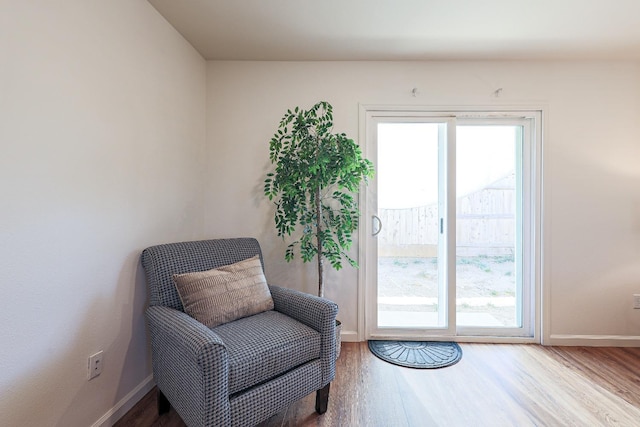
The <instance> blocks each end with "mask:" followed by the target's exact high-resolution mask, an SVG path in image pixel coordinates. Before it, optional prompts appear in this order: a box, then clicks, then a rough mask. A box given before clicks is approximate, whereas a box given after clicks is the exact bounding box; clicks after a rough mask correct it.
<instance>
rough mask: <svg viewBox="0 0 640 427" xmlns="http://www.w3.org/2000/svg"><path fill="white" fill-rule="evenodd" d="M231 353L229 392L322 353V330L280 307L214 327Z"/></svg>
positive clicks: (236, 390)
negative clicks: (288, 314) (295, 317)
mask: <svg viewBox="0 0 640 427" xmlns="http://www.w3.org/2000/svg"><path fill="white" fill-rule="evenodd" d="M212 331H214V332H215V333H216V334H218V335H219V336H220V337H221V338H222V341H223V342H224V345H225V347H226V348H227V352H228V355H229V393H230V394H234V393H237V392H240V391H242V390H245V389H247V388H249V387H252V386H255V385H258V384H260V383H263V382H265V381H267V380H269V379H271V378H274V377H276V376H278V375H281V374H283V373H285V372H287V371H289V370H291V369H293V368H295V367H297V366H300V365H302V364H304V363H306V362H309V361H311V360H314V359H318V358H319V357H320V354H321V353H320V338H321V336H320V333H319V332H318V331H316V330H314V329H312V328H310V327H308V326H306V325H304V324H302V323H300V322H298V321H297V320H295V319H293V318H291V317H289V316H286V315H284V314H282V313H279V312H277V311H273V310H272V311H266V312H263V313H259V314H256V315H253V316H249V317H245V318H242V319H239V320H235V321H233V322H230V323H225V324H223V325H220V326H216V327H215V328H212Z"/></svg>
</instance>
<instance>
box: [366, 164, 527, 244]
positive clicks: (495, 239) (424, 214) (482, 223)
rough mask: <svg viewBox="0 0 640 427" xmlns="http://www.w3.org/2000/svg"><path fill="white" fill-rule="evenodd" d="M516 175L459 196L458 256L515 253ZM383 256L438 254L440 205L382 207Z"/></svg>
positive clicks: (457, 219) (380, 239)
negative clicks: (405, 207)
mask: <svg viewBox="0 0 640 427" xmlns="http://www.w3.org/2000/svg"><path fill="white" fill-rule="evenodd" d="M514 184H515V179H514V176H513V175H510V176H508V177H506V178H504V179H502V180H499V181H497V182H495V183H493V184H492V185H490V186H487V187H484V188H482V189H481V190H479V191H476V192H474V193H471V194H469V195H467V196H464V197H460V198H458V199H457V200H456V242H457V254H458V256H473V255H479V254H483V255H490V256H491V255H506V254H512V253H513V251H514V247H515V239H516V233H515V232H516V198H515V197H516V194H515V185H514ZM378 214H379V215H378V216H379V217H380V220H381V221H382V224H383V225H382V230H381V232H380V234H378V245H379V246H378V247H379V255H380V256H435V255H436V251H437V249H436V248H437V242H438V233H439V231H440V216H439V215H438V206H437V205H428V206H419V207H415V208H408V209H380V210H379V211H378Z"/></svg>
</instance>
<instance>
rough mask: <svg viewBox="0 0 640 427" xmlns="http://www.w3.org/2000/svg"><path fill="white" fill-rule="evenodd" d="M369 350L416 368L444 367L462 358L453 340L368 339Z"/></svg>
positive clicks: (389, 359) (396, 363)
mask: <svg viewBox="0 0 640 427" xmlns="http://www.w3.org/2000/svg"><path fill="white" fill-rule="evenodd" d="M369 350H371V352H372V353H373V354H375V355H376V356H378V357H379V358H380V359H382V360H384V361H386V362H389V363H393V364H394V365H399V366H404V367H407V368H418V369H435V368H444V367H445V366H450V365H453V364H455V363H458V361H459V360H460V359H461V358H462V349H461V348H460V346H459V345H458V344H457V343H455V342H440V341H369Z"/></svg>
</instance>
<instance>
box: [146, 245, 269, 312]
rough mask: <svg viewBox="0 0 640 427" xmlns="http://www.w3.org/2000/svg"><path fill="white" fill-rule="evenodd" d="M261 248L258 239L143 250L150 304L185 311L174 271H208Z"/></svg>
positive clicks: (253, 253) (253, 254)
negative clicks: (175, 281)
mask: <svg viewBox="0 0 640 427" xmlns="http://www.w3.org/2000/svg"><path fill="white" fill-rule="evenodd" d="M255 255H259V256H260V262H261V263H262V268H263V270H264V261H263V260H262V251H261V250H260V244H259V243H258V241H257V240H256V239H253V238H248V237H241V238H234V239H214V240H200V241H194V242H180V243H167V244H163V245H156V246H151V247H149V248H147V249H145V250H144V251H142V267H143V268H144V271H145V274H146V277H147V286H148V289H149V305H163V306H166V307H171V308H175V309H176V310H180V311H184V308H183V307H182V302H181V301H180V297H179V296H178V291H177V290H176V287H175V285H174V282H173V277H172V276H173V275H174V274H181V273H190V272H194V271H206V270H211V269H212V268H218V267H221V266H223V265H229V264H233V263H236V262H239V261H242V260H245V259H247V258H251V257H253V256H255Z"/></svg>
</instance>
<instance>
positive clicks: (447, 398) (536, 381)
mask: <svg viewBox="0 0 640 427" xmlns="http://www.w3.org/2000/svg"><path fill="white" fill-rule="evenodd" d="M461 347H462V351H463V357H462V360H461V361H460V362H458V363H457V364H456V365H454V366H450V367H447V368H443V369H436V370H417V369H408V368H402V367H398V366H394V365H391V364H389V363H386V362H384V361H382V360H380V359H378V358H376V357H375V356H374V355H373V354H371V352H370V351H369V349H368V347H367V343H366V342H363V343H343V344H342V353H341V355H340V358H339V359H338V364H337V373H336V378H335V380H334V381H333V383H332V384H331V394H330V396H329V409H328V411H327V412H326V413H325V414H324V415H317V414H316V413H315V410H314V405H315V393H314V394H312V395H310V396H307V397H305V398H304V399H302V400H300V401H298V402H296V403H295V404H293V405H291V406H290V407H289V408H288V409H287V410H286V411H282V412H281V413H279V414H277V415H275V416H273V417H272V418H271V419H269V420H267V421H265V422H264V423H262V424H261V425H260V427H276V426H289V427H293V426H318V427H330V426H366V427H376V426H380V427H403V426H420V427H422V426H446V427H456V426H464V427H467V426H474V427H476V426H478V427H483V426H487V427H501V426H517V427H524V426H553V427H556V426H588V427H596V426H623V427H638V426H640V348H601V347H542V346H537V345H509V344H461ZM184 425H185V424H184V423H183V422H182V420H181V419H180V417H179V416H178V415H177V414H176V412H175V411H174V410H173V409H172V410H171V411H170V412H169V413H168V414H165V415H163V416H162V417H158V415H157V409H156V401H155V391H152V392H151V393H149V394H148V395H147V396H146V397H145V398H143V399H142V400H141V401H140V402H139V403H138V404H137V405H136V406H135V407H134V408H133V409H132V410H131V411H129V413H127V414H126V415H125V416H124V417H123V418H122V419H121V420H120V421H118V423H116V427H125V426H126V427H129V426H135V427H149V426H154V427H157V426H163V427H183V426H184Z"/></svg>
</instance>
